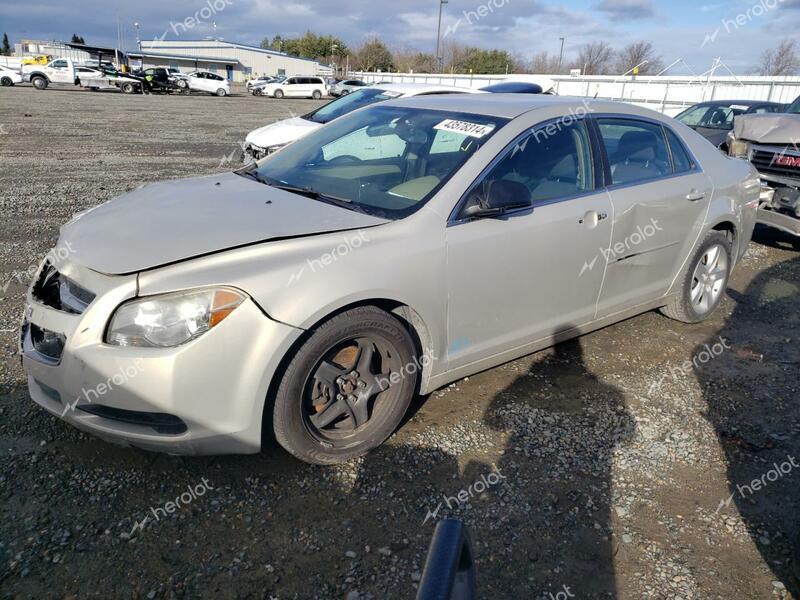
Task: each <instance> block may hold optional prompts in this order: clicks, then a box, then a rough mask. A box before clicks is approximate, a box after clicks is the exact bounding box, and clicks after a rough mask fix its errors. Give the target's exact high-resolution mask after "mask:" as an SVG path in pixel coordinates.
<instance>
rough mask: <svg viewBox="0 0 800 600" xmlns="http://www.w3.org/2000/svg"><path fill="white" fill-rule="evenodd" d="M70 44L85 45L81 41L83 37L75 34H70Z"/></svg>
mask: <svg viewBox="0 0 800 600" xmlns="http://www.w3.org/2000/svg"><path fill="white" fill-rule="evenodd" d="M71 42H72V43H73V44H85V43H86V42H85V41H84V40H83V36H80V35H78V34H76V33H73V34H72V40H71Z"/></svg>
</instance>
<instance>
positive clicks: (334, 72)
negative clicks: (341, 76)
mask: <svg viewBox="0 0 800 600" xmlns="http://www.w3.org/2000/svg"><path fill="white" fill-rule="evenodd" d="M338 47H339V46H337V45H336V44H334V43H333V40H331V67H333V76H334V77H336V67H335V66H334V65H336V62H335V58H334V56H333V53H334V51H335V50H336V48H338Z"/></svg>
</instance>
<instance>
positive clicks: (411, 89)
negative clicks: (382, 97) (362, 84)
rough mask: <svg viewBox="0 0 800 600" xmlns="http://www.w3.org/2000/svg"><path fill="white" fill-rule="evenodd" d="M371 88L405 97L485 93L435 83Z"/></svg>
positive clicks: (385, 85) (385, 84) (397, 84)
mask: <svg viewBox="0 0 800 600" xmlns="http://www.w3.org/2000/svg"><path fill="white" fill-rule="evenodd" d="M371 87H375V88H378V89H380V90H386V91H387V92H398V93H400V94H403V95H404V96H416V95H419V94H436V93H437V92H461V93H466V94H479V93H483V92H481V91H480V90H476V89H472V88H465V87H456V86H454V85H437V84H435V83H384V84H375V85H372V86H371Z"/></svg>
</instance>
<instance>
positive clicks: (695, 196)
mask: <svg viewBox="0 0 800 600" xmlns="http://www.w3.org/2000/svg"><path fill="white" fill-rule="evenodd" d="M705 197H706V193H705V192H701V191H700V190H692V191H691V192H689V193H688V194H686V199H687V200H688V201H689V202H697V201H698V200H702V199H703V198H705Z"/></svg>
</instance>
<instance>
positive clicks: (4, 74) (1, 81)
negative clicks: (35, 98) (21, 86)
mask: <svg viewBox="0 0 800 600" xmlns="http://www.w3.org/2000/svg"><path fill="white" fill-rule="evenodd" d="M18 83H22V73H20V72H19V71H17V70H16V69H11V68H9V67H4V66H3V65H0V85H1V86H3V87H9V86H12V85H16V84H18Z"/></svg>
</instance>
